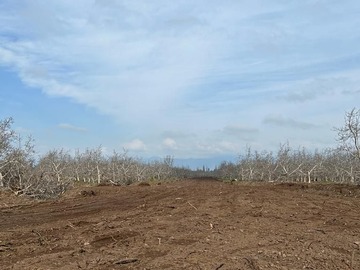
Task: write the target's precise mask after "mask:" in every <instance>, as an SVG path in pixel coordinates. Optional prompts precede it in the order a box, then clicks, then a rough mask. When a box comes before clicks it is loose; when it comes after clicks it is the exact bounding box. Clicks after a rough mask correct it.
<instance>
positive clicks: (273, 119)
mask: <svg viewBox="0 0 360 270" xmlns="http://www.w3.org/2000/svg"><path fill="white" fill-rule="evenodd" d="M263 123H264V124H270V125H274V126H278V127H285V128H295V129H304V130H306V129H314V128H318V127H319V126H317V125H315V124H312V123H307V122H303V121H298V120H295V119H292V118H285V117H282V116H268V117H266V118H265V119H264V121H263Z"/></svg>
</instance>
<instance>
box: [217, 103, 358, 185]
mask: <svg viewBox="0 0 360 270" xmlns="http://www.w3.org/2000/svg"><path fill="white" fill-rule="evenodd" d="M335 131H336V132H337V140H338V142H339V147H337V148H336V149H324V150H321V151H308V150H307V149H305V148H299V149H293V148H292V147H290V145H289V144H288V143H286V144H281V145H280V147H279V150H278V151H277V152H275V153H274V152H266V151H264V152H258V151H252V150H251V148H249V147H248V148H247V149H246V151H245V154H243V155H241V156H240V157H239V160H238V162H237V163H230V162H223V163H222V164H221V165H220V166H219V167H218V168H217V169H216V170H215V173H216V175H217V176H218V177H221V178H224V179H229V180H233V179H238V180H250V181H251V180H257V181H301V182H312V181H333V182H340V183H344V182H347V183H360V110H356V109H352V110H351V111H350V112H348V113H346V114H345V121H344V126H343V127H341V128H336V129H335Z"/></svg>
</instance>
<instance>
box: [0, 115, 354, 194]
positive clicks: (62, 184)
mask: <svg viewBox="0 0 360 270" xmlns="http://www.w3.org/2000/svg"><path fill="white" fill-rule="evenodd" d="M344 120H345V121H344V125H343V127H340V128H336V129H335V131H336V132H337V137H338V138H337V140H338V143H339V145H338V147H337V148H335V149H323V150H315V151H309V150H307V149H305V148H297V149H294V148H292V147H291V146H290V145H289V143H285V144H281V145H280V146H279V149H278V150H277V151H276V152H269V151H261V152H260V151H254V150H252V149H251V148H250V147H247V148H246V150H245V151H244V153H242V154H241V155H240V156H239V159H238V161H237V162H234V163H233V162H222V163H221V164H220V165H219V166H218V167H217V168H216V169H215V170H211V171H208V170H207V171H204V170H195V171H193V170H190V169H187V168H179V167H174V159H173V157H171V156H166V157H164V158H163V159H162V160H156V161H152V162H144V161H143V160H141V159H139V158H134V157H131V156H129V155H128V153H127V151H125V150H123V151H121V152H117V151H113V153H112V154H110V155H104V154H103V151H102V148H101V147H97V148H94V149H86V150H84V151H80V150H77V151H75V153H73V154H70V153H69V151H66V150H64V149H54V150H50V151H48V152H47V153H46V154H44V155H41V156H40V157H36V155H35V145H34V140H33V139H32V138H31V137H28V138H25V139H24V138H22V137H21V136H20V135H19V134H17V133H16V132H15V131H14V129H13V128H12V125H13V119H12V118H6V119H4V120H2V121H0V189H7V190H11V191H12V192H14V193H15V194H26V195H29V196H32V197H37V198H48V197H56V196H59V195H60V194H62V193H64V192H65V191H66V190H67V188H68V187H69V186H71V185H74V184H76V183H90V184H113V185H127V184H131V183H133V182H141V181H148V180H157V181H163V180H166V179H170V178H189V177H203V176H206V177H208V176H211V177H217V178H221V179H224V180H235V179H236V180H239V181H299V182H313V181H327V182H339V183H360V110H356V109H353V110H351V111H350V112H347V113H346V114H345V119H344Z"/></svg>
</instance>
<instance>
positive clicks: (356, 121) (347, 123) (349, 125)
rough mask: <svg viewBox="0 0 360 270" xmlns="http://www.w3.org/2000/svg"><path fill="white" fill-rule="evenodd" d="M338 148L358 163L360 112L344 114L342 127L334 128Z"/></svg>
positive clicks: (353, 110) (353, 111) (359, 153)
mask: <svg viewBox="0 0 360 270" xmlns="http://www.w3.org/2000/svg"><path fill="white" fill-rule="evenodd" d="M335 130H336V131H337V133H338V134H337V135H338V137H337V140H338V142H339V143H340V148H341V149H343V150H345V151H346V152H348V153H349V154H350V155H351V156H353V157H354V158H356V159H357V160H358V161H359V162H360V110H357V109H356V108H353V109H352V110H351V111H350V112H346V113H345V119H344V126H343V127H340V128H335Z"/></svg>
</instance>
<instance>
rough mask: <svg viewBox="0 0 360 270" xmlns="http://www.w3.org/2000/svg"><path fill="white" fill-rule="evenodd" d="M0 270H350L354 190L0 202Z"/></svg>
mask: <svg viewBox="0 0 360 270" xmlns="http://www.w3.org/2000/svg"><path fill="white" fill-rule="evenodd" d="M0 262H1V266H0V268H1V269H143V270H145V269H211V270H219V269H221V270H225V269H249V270H261V269H316V270H321V269H324V270H325V269H326V270H330V269H354V270H355V269H360V188H359V187H356V186H345V185H329V184H290V183H235V184H230V183H224V182H219V181H214V180H211V179H192V180H183V181H174V182H165V183H161V184H152V185H149V186H148V185H131V186H126V187H113V186H98V187H77V188H74V189H73V190H71V191H69V192H68V193H67V194H66V195H64V196H63V197H62V198H60V199H58V200H52V201H34V200H29V199H26V198H23V197H15V196H14V195H12V194H9V193H5V192H2V193H0Z"/></svg>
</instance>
